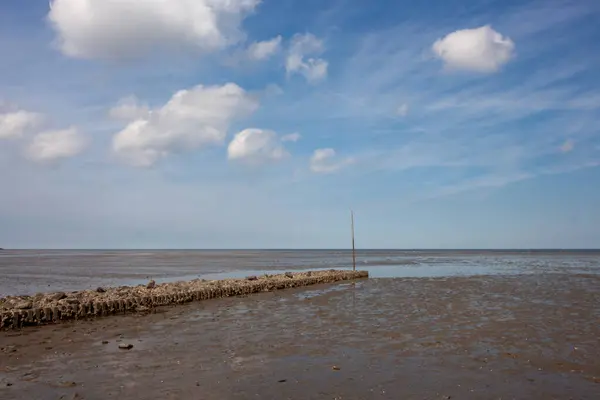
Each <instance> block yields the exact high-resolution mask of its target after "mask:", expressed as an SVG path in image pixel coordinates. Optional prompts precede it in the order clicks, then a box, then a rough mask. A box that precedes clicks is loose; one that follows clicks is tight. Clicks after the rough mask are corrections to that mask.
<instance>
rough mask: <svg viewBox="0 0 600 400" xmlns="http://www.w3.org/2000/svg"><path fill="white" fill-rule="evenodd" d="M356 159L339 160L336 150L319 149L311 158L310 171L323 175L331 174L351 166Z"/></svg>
mask: <svg viewBox="0 0 600 400" xmlns="http://www.w3.org/2000/svg"><path fill="white" fill-rule="evenodd" d="M353 162H354V159H352V158H350V157H347V158H343V159H338V157H337V154H336V152H335V150H334V149H330V148H327V149H317V150H315V151H314V153H313V155H312V157H311V158H310V170H311V171H312V172H316V173H321V174H330V173H332V172H336V171H339V170H340V169H342V168H343V167H345V166H347V165H350V164H352V163H353Z"/></svg>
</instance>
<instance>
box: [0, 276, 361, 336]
mask: <svg viewBox="0 0 600 400" xmlns="http://www.w3.org/2000/svg"><path fill="white" fill-rule="evenodd" d="M368 276H369V274H368V272H366V271H350V270H328V271H308V272H298V273H289V272H288V273H285V274H281V275H265V276H261V277H252V279H248V278H246V279H225V280H216V281H206V280H204V279H195V280H193V281H189V282H174V283H163V284H160V285H158V284H154V285H139V286H134V287H129V286H121V287H117V288H105V289H104V288H103V290H102V291H99V290H84V291H78V292H71V293H63V292H59V293H47V294H42V293H40V294H37V295H35V296H11V297H5V298H0V329H10V328H21V327H23V326H27V325H43V324H47V323H55V322H60V321H66V320H73V319H86V318H94V317H101V316H108V315H113V314H121V313H130V312H142V311H148V310H150V309H152V308H154V307H159V306H167V305H174V304H183V303H188V302H191V301H198V300H208V299H214V298H220V297H230V296H239V295H247V294H252V293H260V292H270V291H273V290H280V289H286V288H294V287H302V286H309V285H315V284H325V283H334V282H338V281H346V280H352V279H360V278H368Z"/></svg>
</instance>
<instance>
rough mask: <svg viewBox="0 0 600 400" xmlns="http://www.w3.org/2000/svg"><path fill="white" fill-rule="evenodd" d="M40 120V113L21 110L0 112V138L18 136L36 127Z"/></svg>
mask: <svg viewBox="0 0 600 400" xmlns="http://www.w3.org/2000/svg"><path fill="white" fill-rule="evenodd" d="M41 120H42V116H41V115H40V114H37V113H33V112H29V111H23V110H19V111H14V112H7V113H4V114H0V139H14V138H19V137H21V136H23V135H24V134H25V133H27V132H28V131H29V130H30V129H33V128H35V127H37V126H38V125H39V123H40V122H41Z"/></svg>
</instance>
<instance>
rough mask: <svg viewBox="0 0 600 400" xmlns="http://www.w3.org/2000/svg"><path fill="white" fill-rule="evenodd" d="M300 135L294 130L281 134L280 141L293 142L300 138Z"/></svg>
mask: <svg viewBox="0 0 600 400" xmlns="http://www.w3.org/2000/svg"><path fill="white" fill-rule="evenodd" d="M301 137H302V136H301V135H300V134H299V133H297V132H295V133H290V134H288V135H283V136H282V137H281V141H282V142H294V143H295V142H297V141H298V140H300V138H301Z"/></svg>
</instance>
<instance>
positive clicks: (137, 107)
mask: <svg viewBox="0 0 600 400" xmlns="http://www.w3.org/2000/svg"><path fill="white" fill-rule="evenodd" d="M149 114H150V109H149V108H148V106H147V105H141V104H139V101H138V99H137V98H136V97H135V96H130V97H126V98H124V99H121V100H119V102H118V103H117V105H116V106H114V107H113V108H111V109H110V111H109V115H110V117H111V118H114V119H118V120H125V121H132V120H136V119H141V118H147V117H148V115H149Z"/></svg>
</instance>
